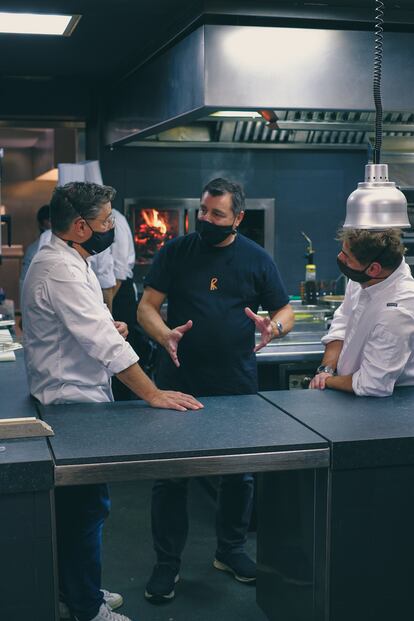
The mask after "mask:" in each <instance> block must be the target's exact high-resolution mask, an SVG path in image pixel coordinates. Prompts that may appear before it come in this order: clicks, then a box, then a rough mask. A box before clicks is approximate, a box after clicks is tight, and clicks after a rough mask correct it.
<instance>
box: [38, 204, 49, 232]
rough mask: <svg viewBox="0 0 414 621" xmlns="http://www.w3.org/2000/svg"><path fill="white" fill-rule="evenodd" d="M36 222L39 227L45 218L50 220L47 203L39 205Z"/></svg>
mask: <svg viewBox="0 0 414 621" xmlns="http://www.w3.org/2000/svg"><path fill="white" fill-rule="evenodd" d="M36 217H37V223H38V225H39V227H40V228H42V227H43V222H44V221H45V220H50V207H49V205H42V206H41V207H39V209H38V211H37V215H36Z"/></svg>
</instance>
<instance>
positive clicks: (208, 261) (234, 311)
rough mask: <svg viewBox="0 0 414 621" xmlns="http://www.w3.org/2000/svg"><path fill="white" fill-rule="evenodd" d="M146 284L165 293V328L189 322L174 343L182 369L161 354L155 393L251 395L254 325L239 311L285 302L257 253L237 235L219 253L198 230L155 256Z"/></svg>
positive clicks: (270, 266)
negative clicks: (160, 390) (162, 390)
mask: <svg viewBox="0 0 414 621" xmlns="http://www.w3.org/2000/svg"><path fill="white" fill-rule="evenodd" d="M145 286H149V287H152V288H153V289H156V290H157V291H160V292H162V293H166V294H167V297H168V317H167V324H168V326H169V327H170V328H176V327H177V326H180V325H183V324H184V323H186V322H187V321H188V320H189V319H192V321H193V327H192V328H191V330H189V331H188V332H186V333H185V334H184V336H183V338H182V339H181V341H180V343H179V346H178V358H179V360H180V367H179V368H176V367H175V365H174V364H173V362H172V361H171V359H170V357H169V355H168V354H167V353H166V352H165V351H163V353H162V354H161V360H160V365H159V369H158V373H157V384H158V386H159V387H160V388H164V389H171V390H181V391H185V392H189V393H191V394H194V395H198V396H203V395H204V396H207V395H224V394H249V393H255V392H257V368H256V357H255V354H254V352H253V348H254V344H255V339H254V332H255V325H254V322H253V321H252V320H251V319H249V318H248V317H247V315H246V314H245V312H244V308H245V307H246V306H249V307H250V308H251V309H252V311H253V312H257V310H258V308H259V306H260V305H261V306H262V308H263V309H264V310H269V311H275V310H278V309H279V308H281V307H282V306H285V304H287V303H288V302H289V298H288V296H287V293H286V290H285V287H284V285H283V283H282V281H281V278H280V275H279V272H278V269H277V267H276V265H275V263H274V262H273V261H272V259H271V258H270V256H269V255H268V254H267V253H266V252H265V250H263V248H261V247H260V246H259V245H258V244H256V243H255V242H253V241H251V240H249V239H248V238H247V237H244V236H243V235H237V237H236V239H235V240H234V242H233V243H232V244H230V245H229V246H225V247H222V248H217V247H214V246H209V245H207V244H206V243H205V242H203V241H202V240H201V238H200V236H199V234H198V233H191V234H189V235H186V236H184V237H177V238H175V239H173V240H171V241H170V242H168V243H167V244H166V245H165V246H164V247H163V248H162V249H161V250H160V252H159V253H158V254H157V256H156V257H155V260H154V263H153V264H152V266H151V269H150V272H149V274H148V275H147V277H146V279H145Z"/></svg>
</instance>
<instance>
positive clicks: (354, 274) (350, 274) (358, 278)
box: [336, 257, 373, 283]
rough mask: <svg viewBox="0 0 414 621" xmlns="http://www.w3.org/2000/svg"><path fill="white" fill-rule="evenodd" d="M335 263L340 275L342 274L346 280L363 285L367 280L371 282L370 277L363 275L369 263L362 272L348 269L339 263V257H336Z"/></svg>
mask: <svg viewBox="0 0 414 621" xmlns="http://www.w3.org/2000/svg"><path fill="white" fill-rule="evenodd" d="M336 263H337V265H338V267H339V269H340V270H341V272H342V274H344V275H345V276H346V277H347V278H349V279H350V280H353V281H354V282H359V283H363V282H368V280H373V279H372V277H371V276H368V274H366V273H365V272H366V270H367V269H368V268H369V265H371V263H370V264H369V265H367V267H366V268H365V269H364V270H354V269H352V267H348V265H346V264H345V263H344V262H343V261H341V259H340V258H339V257H336Z"/></svg>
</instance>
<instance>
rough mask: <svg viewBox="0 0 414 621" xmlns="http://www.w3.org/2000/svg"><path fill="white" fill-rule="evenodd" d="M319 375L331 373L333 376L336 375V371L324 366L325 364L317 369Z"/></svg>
mask: <svg viewBox="0 0 414 621" xmlns="http://www.w3.org/2000/svg"><path fill="white" fill-rule="evenodd" d="M318 373H330V374H331V375H336V371H335V369H333V368H332V367H330V366H328V365H324V364H321V365H320V366H319V367H318V368H317V369H316V374H318Z"/></svg>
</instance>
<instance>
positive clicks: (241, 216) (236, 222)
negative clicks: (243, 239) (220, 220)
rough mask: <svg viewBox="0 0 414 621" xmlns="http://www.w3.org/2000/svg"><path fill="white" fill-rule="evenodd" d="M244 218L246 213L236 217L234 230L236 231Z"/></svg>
mask: <svg viewBox="0 0 414 621" xmlns="http://www.w3.org/2000/svg"><path fill="white" fill-rule="evenodd" d="M243 218H244V211H241V212H240V213H239V214H238V215H237V216H236V220H235V221H234V228H235V229H236V228H237V227H238V226H239V225H240V222H241V221H242V220H243Z"/></svg>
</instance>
